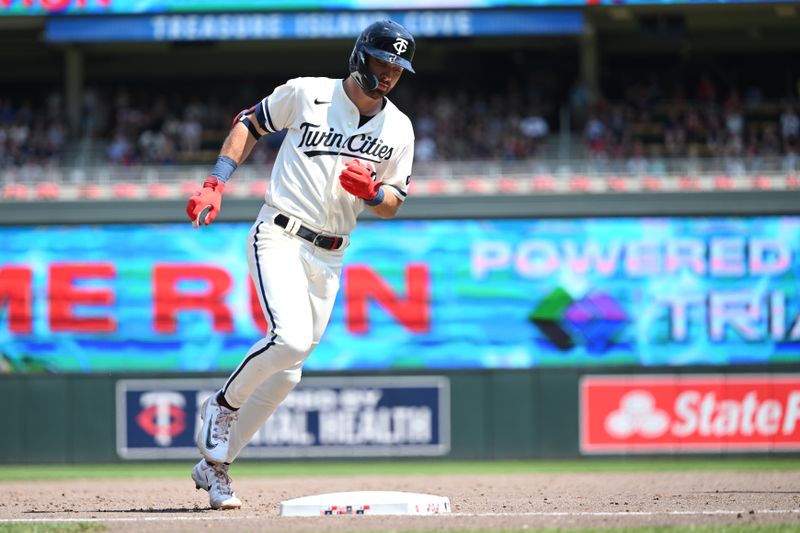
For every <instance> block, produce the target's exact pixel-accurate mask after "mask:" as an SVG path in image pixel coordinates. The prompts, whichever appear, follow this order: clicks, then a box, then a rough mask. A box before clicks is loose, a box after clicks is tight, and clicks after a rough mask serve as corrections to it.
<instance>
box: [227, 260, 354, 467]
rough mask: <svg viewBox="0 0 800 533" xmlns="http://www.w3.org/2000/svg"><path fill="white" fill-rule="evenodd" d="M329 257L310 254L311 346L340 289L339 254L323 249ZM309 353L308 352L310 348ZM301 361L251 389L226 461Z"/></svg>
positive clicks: (294, 378)
mask: <svg viewBox="0 0 800 533" xmlns="http://www.w3.org/2000/svg"><path fill="white" fill-rule="evenodd" d="M325 255H326V256H330V257H324V256H323V257H322V258H320V257H319V256H316V257H309V258H308V259H309V261H308V262H309V265H308V266H309V268H310V270H309V285H308V294H307V298H308V302H309V305H310V306H311V313H312V320H313V341H312V348H311V350H310V351H313V349H314V348H316V346H317V345H318V344H319V341H320V339H321V338H322V334H323V333H325V329H326V328H327V326H328V322H329V320H330V317H331V313H332V312H333V304H334V302H335V301H336V293H337V292H338V290H339V279H340V275H341V269H342V262H341V254H330V253H326V254H325ZM309 353H310V352H309ZM301 373H302V363H298V364H297V365H295V366H294V367H292V368H290V369H287V370H283V371H281V372H278V373H276V374H274V375H273V376H271V377H270V378H269V379H267V380H266V381H265V382H264V383H262V384H261V385H260V386H259V387H258V388H257V389H256V390H255V392H253V393H252V394H251V395H250V396H249V397H248V399H247V400H246V401H245V403H244V404H243V405H242V407H241V409H239V417H238V419H237V420H236V421H235V422H234V423H233V425H232V427H231V435H230V448H229V450H228V457H227V460H226V461H227V462H228V463H231V462H233V460H234V459H236V457H237V456H238V455H239V452H241V450H242V448H244V447H245V446H246V445H247V443H248V442H250V440H251V439H252V438H253V435H255V433H256V431H258V430H259V429H260V428H261V426H263V425H264V424H265V423H266V421H267V420H268V419H269V417H270V416H272V413H274V412H275V409H277V408H278V406H279V405H280V404H281V402H283V400H284V399H285V398H286V396H288V395H289V393H290V392H291V391H292V389H294V387H295V386H296V385H297V384H298V383H299V382H300V377H301Z"/></svg>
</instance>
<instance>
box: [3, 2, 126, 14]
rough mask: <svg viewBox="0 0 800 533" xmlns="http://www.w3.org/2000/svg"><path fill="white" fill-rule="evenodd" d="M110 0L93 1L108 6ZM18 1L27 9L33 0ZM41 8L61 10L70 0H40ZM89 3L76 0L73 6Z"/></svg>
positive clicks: (79, 6) (79, 7)
mask: <svg viewBox="0 0 800 533" xmlns="http://www.w3.org/2000/svg"><path fill="white" fill-rule="evenodd" d="M111 1H112V0H94V3H95V4H97V5H99V6H104V7H108V6H110V5H111ZM12 3H14V0H0V5H2V6H3V7H10V6H11V4H12ZM20 3H21V4H22V5H23V6H24V7H25V8H26V9H27V8H31V7H33V4H34V3H35V2H34V0H20ZM39 3H40V4H41V8H42V9H44V10H45V11H52V12H61V11H65V10H67V9H69V7H70V4H71V3H72V2H71V0H40V2H39ZM88 3H89V0H76V1H75V5H74V7H76V8H78V9H83V8H85V7H86V5H87V4H88Z"/></svg>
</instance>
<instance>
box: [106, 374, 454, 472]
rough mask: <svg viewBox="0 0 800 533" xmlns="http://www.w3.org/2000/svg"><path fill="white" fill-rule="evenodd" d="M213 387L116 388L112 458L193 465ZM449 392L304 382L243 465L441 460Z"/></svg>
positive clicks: (353, 381)
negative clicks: (295, 460)
mask: <svg viewBox="0 0 800 533" xmlns="http://www.w3.org/2000/svg"><path fill="white" fill-rule="evenodd" d="M221 385H222V383H221V382H220V380H212V379H174V380H163V379H148V380H121V381H118V382H117V400H116V402H117V405H116V407H117V409H116V412H117V451H118V453H119V455H120V457H122V458H124V459H166V458H170V459H178V458H180V459H194V458H198V457H199V452H198V451H197V447H196V446H195V436H196V435H197V433H198V431H199V430H200V427H201V426H202V421H201V419H200V413H199V410H200V407H201V405H202V404H203V402H204V401H205V399H206V398H207V397H208V396H209V395H211V394H214V393H216V391H217V390H219V387H220V386H221ZM449 450H450V388H449V383H448V380H447V378H445V377H437V376H409V377H403V376H397V377H392V378H381V377H354V378H304V379H303V380H302V381H301V382H300V384H299V385H298V386H297V388H295V390H293V391H292V392H291V393H290V394H289V396H288V397H287V398H286V400H284V402H283V403H282V404H281V405H280V407H279V408H278V410H277V411H275V413H274V414H273V415H272V417H271V418H270V419H269V420H268V421H267V422H266V424H264V426H263V427H262V428H261V429H260V430H259V431H258V432H257V433H256V435H255V436H254V437H253V439H252V440H251V441H250V443H249V444H248V445H247V446H246V447H245V448H244V450H243V452H242V454H241V457H378V456H433V455H446V454H447V453H448V452H449Z"/></svg>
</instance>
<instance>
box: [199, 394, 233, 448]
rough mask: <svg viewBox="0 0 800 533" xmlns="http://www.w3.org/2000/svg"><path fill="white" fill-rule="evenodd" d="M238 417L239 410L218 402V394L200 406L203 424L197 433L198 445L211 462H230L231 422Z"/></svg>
mask: <svg viewBox="0 0 800 533" xmlns="http://www.w3.org/2000/svg"><path fill="white" fill-rule="evenodd" d="M238 417H239V412H238V411H231V410H230V409H228V408H226V407H222V406H221V405H220V404H218V403H217V396H216V394H212V395H211V396H209V397H208V398H207V399H206V401H205V402H203V406H202V407H201V408H200V418H202V419H203V425H202V427H201V428H200V432H199V433H198V434H197V447H198V449H199V450H200V453H201V454H202V455H203V457H205V458H206V459H208V461H209V462H210V463H226V462H228V448H229V447H230V434H231V424H232V423H233V422H234V421H235V420H236V419H237V418H238Z"/></svg>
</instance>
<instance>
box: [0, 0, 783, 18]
mask: <svg viewBox="0 0 800 533" xmlns="http://www.w3.org/2000/svg"><path fill="white" fill-rule="evenodd" d="M760 1H762V2H766V1H767V0H230V1H225V0H0V16H3V15H15V16H20V15H38V16H41V15H135V14H143V13H219V12H245V11H251V12H258V11H261V12H263V11H288V10H295V11H296V10H305V11H323V12H324V11H333V10H335V11H361V10H365V9H369V10H375V9H391V10H397V9H487V8H509V7H556V6H586V5H595V4H609V5H617V4H706V3H714V4H720V3H739V2H750V3H753V2H760ZM769 1H770V3H775V0H769ZM779 1H781V0H779ZM782 1H791V0H782Z"/></svg>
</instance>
